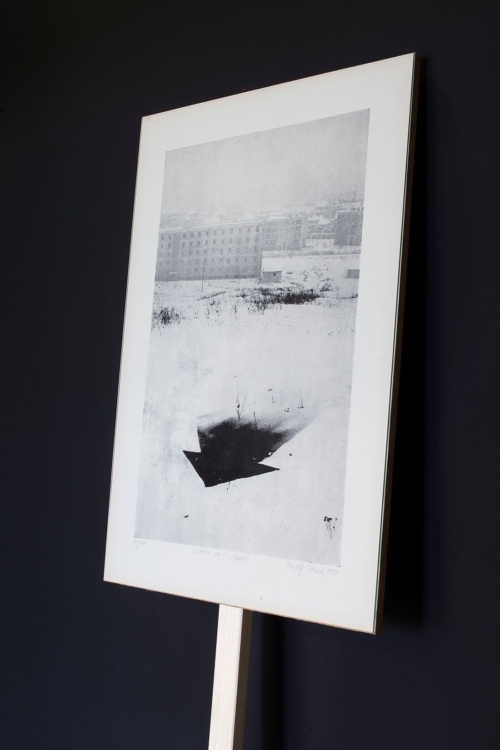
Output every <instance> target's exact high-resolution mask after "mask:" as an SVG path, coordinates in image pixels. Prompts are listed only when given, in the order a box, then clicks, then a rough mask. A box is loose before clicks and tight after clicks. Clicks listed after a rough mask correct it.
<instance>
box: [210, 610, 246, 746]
mask: <svg viewBox="0 0 500 750" xmlns="http://www.w3.org/2000/svg"><path fill="white" fill-rule="evenodd" d="M251 633H252V613H251V612H249V611H248V610H246V609H240V608H239V607H228V606H227V605H225V604H221V605H220V606H219V625H218V628H217V648H216V651H215V674H214V690H213V696H212V716H211V719H210V740H209V743H208V750H242V747H243V729H244V726H245V708H246V697H247V679H248V662H249V658H250V637H251Z"/></svg>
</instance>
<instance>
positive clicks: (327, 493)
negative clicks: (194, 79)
mask: <svg viewBox="0 0 500 750" xmlns="http://www.w3.org/2000/svg"><path fill="white" fill-rule="evenodd" d="M416 65H417V62H416V56H415V55H413V54H409V55H403V56H402V57H399V58H395V59H392V60H383V61H380V62H377V63H373V64H368V65H364V66H360V67H358V68H351V69H346V70H339V71H336V72H332V73H326V74H324V75H319V76H316V77H312V78H306V79H302V80H297V81H292V82H290V83H287V84H280V85H278V86H272V87H269V88H265V89H259V90H255V91H249V92H245V93H243V94H237V95H234V96H230V97H227V98H222V99H214V100H211V101H207V102H204V103H200V104H196V105H193V106H188V107H183V108H182V107H181V108H179V109H175V110H171V111H168V112H163V113H159V114H153V115H146V116H144V117H143V118H142V123H141V135H140V148H139V160H138V166H137V181H136V193H135V203H134V215H133V226H132V241H131V253H130V264H129V272H128V287H127V300H126V311H125V324H124V336H123V342H122V356H121V370H120V386H119V397H118V408H117V418H116V428H115V443H114V457H113V474H112V483H111V498H110V515H109V525H108V537H107V548H106V565H105V579H106V580H110V581H114V582H119V583H125V584H128V585H134V586H140V587H144V588H150V589H153V590H159V591H166V592H169V593H176V594H181V595H184V596H188V597H192V598H201V599H206V600H208V601H216V602H218V603H222V604H228V605H232V606H238V607H243V608H246V609H251V610H258V611H266V612H274V613H276V614H284V615H287V616H294V617H299V618H301V619H310V620H313V621H316V622H325V623H330V624H337V625H341V626H343V627H353V628H357V629H361V630H365V631H367V632H374V631H375V630H376V627H377V603H378V602H379V601H380V600H381V592H382V588H381V586H380V582H381V581H383V567H382V566H383V557H382V551H383V546H384V542H383V540H384V538H385V537H384V528H385V527H384V523H385V520H384V519H386V518H387V517H388V516H387V514H386V512H385V511H386V507H387V505H386V500H387V488H388V487H389V486H390V481H389V473H388V472H389V471H390V468H388V467H390V440H389V436H390V433H391V430H392V428H393V426H394V413H395V412H394V410H393V408H392V407H393V404H394V402H395V394H396V386H397V378H398V369H397V351H396V341H397V335H398V326H399V323H398V321H399V320H400V307H399V304H400V299H401V297H400V292H401V290H402V289H403V277H404V252H403V249H404V243H403V236H404V232H403V230H404V226H405V216H406V214H405V204H406V200H407V196H406V181H407V165H408V160H409V151H408V148H409V139H410V132H411V123H412V101H413V91H414V88H413V84H414V78H415V70H416ZM381 561H382V562H381Z"/></svg>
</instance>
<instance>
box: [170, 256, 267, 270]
mask: <svg viewBox="0 0 500 750" xmlns="http://www.w3.org/2000/svg"><path fill="white" fill-rule="evenodd" d="M183 260H184V263H185V264H186V265H188V266H190V265H194V268H196V269H202V268H203V265H204V264H201V263H200V261H199V260H197V259H196V258H185V259H183ZM208 261H209V263H208V265H209V266H211V265H222V266H224V265H225V266H231V265H234V266H235V267H236V268H238V267H239V266H249V265H252V266H255V265H258V264H256V263H255V261H253V260H252V259H251V258H208ZM233 261H234V263H233Z"/></svg>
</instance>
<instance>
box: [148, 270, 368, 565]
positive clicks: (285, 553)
mask: <svg viewBox="0 0 500 750" xmlns="http://www.w3.org/2000/svg"><path fill="white" fill-rule="evenodd" d="M267 267H269V268H270V269H271V270H275V269H277V270H281V271H282V282H281V283H280V284H267V285H263V284H259V283H258V281H256V280H254V279H242V280H210V281H204V282H203V285H202V282H201V281H185V282H158V283H157V284H156V290H155V300H154V310H153V321H154V322H153V326H152V331H151V342H150V351H149V362H148V384H147V393H146V403H145V411H144V427H143V441H142V455H141V472H140V481H139V493H138V505H137V522H136V535H137V536H138V537H141V538H147V539H157V540H167V541H171V542H177V543H188V544H193V545H199V546H207V547H213V548H222V549H227V550H235V551H238V552H245V553H252V554H262V555H267V556H270V557H281V558H289V559H294V560H304V561H311V562H320V563H329V564H339V563H340V537H341V528H342V515H343V502H344V474H345V454H346V443H347V428H348V415H349V401H350V385H351V369H352V358H353V348H354V329H355V316H356V303H357V286H358V281H357V279H352V278H347V277H346V271H347V269H351V268H359V255H356V256H353V255H349V256H333V255H331V256H321V257H318V256H310V257H309V256H300V257H294V258H269V259H266V258H265V259H264V262H263V268H264V269H266V268H267ZM202 286H203V289H202ZM295 294H298V295H299V296H300V295H301V294H305V295H306V296H305V298H306V299H310V300H311V301H307V302H306V303H304V304H283V303H282V302H280V299H287V300H288V301H291V300H293V299H294V296H293V295H295ZM280 295H282V296H281V297H280ZM287 295H288V296H287ZM165 311H167V312H165ZM297 410H300V412H299V411H297ZM237 411H238V413H239V415H241V416H242V418H254V419H255V420H256V422H257V421H259V422H260V421H265V420H266V419H269V418H275V417H276V415H279V414H281V415H284V416H283V418H286V419H290V420H293V419H295V417H294V415H296V414H300V416H301V420H302V423H303V424H306V425H307V426H305V428H304V429H302V430H301V431H300V432H298V433H297V434H296V435H295V436H294V437H293V438H292V439H291V440H290V441H289V442H287V443H285V444H284V445H282V446H281V447H280V448H279V449H278V450H277V451H276V452H275V453H274V454H273V455H272V456H270V457H269V458H268V459H265V461H263V463H265V464H268V465H269V466H273V467H275V468H277V469H279V471H274V472H271V473H267V474H262V475H259V476H253V477H249V478H246V479H238V480H236V481H234V482H230V483H226V484H219V485H216V486H214V487H205V486H204V484H203V482H202V480H201V479H200V478H199V476H198V475H197V473H196V471H195V470H194V469H193V466H192V465H191V463H190V462H189V461H188V459H187V458H186V456H185V455H184V453H183V451H184V450H188V451H199V450H200V445H199V441H198V435H197V420H198V418H199V417H201V416H202V415H206V414H211V413H213V412H218V413H219V414H220V415H221V418H224V417H227V418H230V417H235V416H236V413H237ZM325 517H326V518H327V519H332V521H331V522H328V521H325ZM335 519H337V520H335ZM333 527H334V528H335V530H333Z"/></svg>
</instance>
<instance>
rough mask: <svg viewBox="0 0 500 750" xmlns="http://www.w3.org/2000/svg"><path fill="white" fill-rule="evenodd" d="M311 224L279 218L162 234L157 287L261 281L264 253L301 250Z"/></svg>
mask: <svg viewBox="0 0 500 750" xmlns="http://www.w3.org/2000/svg"><path fill="white" fill-rule="evenodd" d="M306 227H307V219H304V218H294V217H287V216H286V217H278V218H271V219H266V220H264V219H263V220H260V221H259V220H253V221H235V222H230V223H225V224H216V225H214V224H210V225H205V226H198V227H189V228H187V229H186V228H180V229H179V228H177V229H162V230H161V231H160V233H159V237H158V254H157V262H156V279H157V281H176V280H179V281H183V280H187V279H245V278H257V277H260V274H261V269H262V253H263V252H272V251H277V252H287V251H294V250H300V248H301V247H303V246H304V245H305V239H306Z"/></svg>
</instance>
